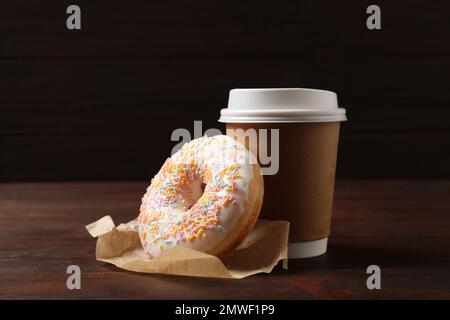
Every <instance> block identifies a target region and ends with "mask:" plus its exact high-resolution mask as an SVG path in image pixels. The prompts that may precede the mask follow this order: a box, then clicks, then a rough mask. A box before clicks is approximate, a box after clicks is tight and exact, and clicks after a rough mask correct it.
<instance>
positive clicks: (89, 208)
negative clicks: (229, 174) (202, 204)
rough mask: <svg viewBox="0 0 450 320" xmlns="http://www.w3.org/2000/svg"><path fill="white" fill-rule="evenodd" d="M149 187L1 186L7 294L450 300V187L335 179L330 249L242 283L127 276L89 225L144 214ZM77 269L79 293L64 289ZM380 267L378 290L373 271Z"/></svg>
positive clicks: (0, 276)
mask: <svg viewBox="0 0 450 320" xmlns="http://www.w3.org/2000/svg"><path fill="white" fill-rule="evenodd" d="M145 187H146V183H144V182H65V183H50V182H49V183H4V184H0V297H1V298H9V299H16V298H33V299H35V298H39V299H46V298H51V299H53V298H62V299H78V298H87V299H91V298H114V299H115V298H124V299H136V298H148V299H177V298H180V299H185V298H187V299H189V298H195V299H197V298H198V299H211V298H218V299H231V298H250V299H253V298H262V299H266V298H268V299H270V298H274V299H316V298H320V299H321V298H337V299H359V298H369V299H372V298H376V299H378V298H388V299H391V298H425V299H430V298H447V299H448V298H450V182H449V181H364V180H361V181H338V182H337V185H336V197H335V198H336V200H335V209H334V217H333V228H332V237H331V238H330V243H329V252H328V253H327V254H325V255H323V256H321V257H317V258H311V259H306V260H291V261H290V262H289V270H287V271H286V270H282V269H280V268H278V269H277V270H275V271H274V272H273V273H272V274H270V275H256V276H252V277H249V278H246V279H242V280H218V279H204V278H191V277H179V276H166V275H142V274H136V273H132V272H124V271H122V270H119V269H117V268H115V267H114V266H111V265H107V264H105V263H101V262H97V261H96V260H95V257H94V251H95V239H93V238H91V237H90V236H89V234H88V233H87V231H86V230H85V228H84V226H85V225H86V224H88V223H90V222H93V221H94V220H96V219H98V218H100V217H102V216H104V215H106V214H110V215H111V216H112V217H113V218H114V220H115V222H116V224H118V223H120V222H126V221H129V220H131V219H132V218H134V217H135V216H136V214H137V211H138V207H139V204H140V199H141V196H142V194H143V193H144V190H145ZM72 264H76V265H79V266H80V268H81V271H82V277H81V279H82V280H81V286H82V288H81V290H68V289H67V288H66V279H67V277H68V274H66V268H67V266H68V265H72ZM372 264H376V265H379V266H380V267H381V274H382V280H381V286H382V289H381V290H368V289H367V287H366V279H367V277H368V275H367V274H366V268H367V266H369V265H372Z"/></svg>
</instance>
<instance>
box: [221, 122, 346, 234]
mask: <svg viewBox="0 0 450 320" xmlns="http://www.w3.org/2000/svg"><path fill="white" fill-rule="evenodd" d="M226 126H227V132H229V129H232V130H237V129H243V130H244V131H246V130H248V129H256V131H257V132H258V130H259V129H268V130H271V129H278V130H279V169H278V173H277V174H275V175H266V176H264V188H265V189H264V190H265V196H264V202H263V206H262V209H261V213H260V217H261V218H262V219H271V220H287V221H289V222H290V230H289V241H290V242H298V241H309V240H317V239H323V238H326V237H328V236H329V235H330V227H331V212H332V207H333V194H334V180H335V172H336V158H337V147H338V139H339V127H340V123H339V122H324V123H278V124H276V123H261V124H256V123H227V125H226ZM234 132H239V131H234ZM230 135H233V136H234V138H235V139H237V140H239V141H240V142H242V143H244V144H245V145H246V146H247V148H249V149H250V150H252V148H251V146H250V145H249V142H250V139H246V137H245V136H243V135H242V134H241V135H234V134H230ZM267 136H268V139H269V141H268V149H269V150H271V148H270V146H271V141H270V134H268V135H267ZM258 145H259V143H258ZM257 150H258V152H259V147H258V149H257Z"/></svg>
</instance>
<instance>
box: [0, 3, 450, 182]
mask: <svg viewBox="0 0 450 320" xmlns="http://www.w3.org/2000/svg"><path fill="white" fill-rule="evenodd" d="M72 3H75V4H78V5H80V7H81V9H82V30H81V31H69V30H67V29H66V25H65V20H66V17H67V15H66V14H65V11H66V7H67V6H68V5H69V4H72ZM369 4H371V2H369V1H359V0H358V1H357V0H354V1H345V2H341V3H338V1H335V3H333V2H331V1H329V2H326V1H317V0H316V1H313V0H310V1H300V0H292V1H262V0H252V1H230V0H227V1H210V0H195V1H181V0H172V1H170V0H161V1H148V0H139V1H137V0H130V1H126V2H122V1H118V2H114V3H113V2H112V1H105V0H102V1H79V0H78V1H73V2H72V1H71V2H69V1H60V0H47V1H45V2H42V1H41V2H39V1H31V0H29V1H27V0H14V1H1V2H0V150H1V151H0V180H2V181H13V180H16V181H21V180H78V179H87V180H102V179H105V180H112V179H148V178H150V176H151V175H152V174H154V173H155V171H156V170H157V169H158V168H159V167H160V165H161V162H162V161H163V160H164V159H165V157H167V156H168V155H169V153H170V150H171V148H172V146H173V145H175V142H171V141H170V134H171V132H172V131H173V129H175V128H178V127H184V128H188V129H190V130H193V121H194V120H203V121H204V127H219V128H221V126H219V125H218V123H217V118H218V116H219V109H220V108H221V107H223V106H225V105H226V102H227V94H228V90H229V89H231V88H235V87H313V88H323V89H329V90H333V91H336V92H337V93H338V95H339V99H340V100H339V102H340V104H341V105H342V106H343V107H345V108H347V110H348V115H349V119H350V121H349V122H347V123H345V124H344V126H343V130H342V139H341V146H340V155H339V163H338V177H340V178H449V177H450V166H449V165H448V163H450V156H449V152H448V150H449V148H450V129H449V119H450V109H449V104H450V90H449V82H448V78H449V75H450V41H449V40H448V39H449V36H450V32H449V31H450V2H449V1H445V0H442V1H437V0H436V1H432V2H430V1H425V0H423V1H420V0H412V1H395V0H392V1H377V2H376V4H378V5H380V7H381V10H382V30H377V31H369V30H368V29H367V28H366V26H365V21H366V17H367V15H366V13H365V10H366V8H367V6H368V5H369Z"/></svg>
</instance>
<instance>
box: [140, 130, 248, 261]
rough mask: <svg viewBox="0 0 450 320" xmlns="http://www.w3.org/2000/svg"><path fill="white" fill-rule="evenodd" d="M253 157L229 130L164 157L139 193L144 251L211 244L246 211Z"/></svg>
mask: <svg viewBox="0 0 450 320" xmlns="http://www.w3.org/2000/svg"><path fill="white" fill-rule="evenodd" d="M255 163H256V160H255V158H254V157H253V155H251V153H249V152H248V150H247V149H246V148H245V147H244V146H243V145H242V144H241V143H239V142H237V141H235V140H234V139H232V138H230V137H228V136H224V135H219V136H214V137H211V138H208V137H202V138H199V139H195V140H193V141H191V142H189V143H187V144H185V145H184V146H183V147H182V148H181V149H180V150H179V151H178V152H177V153H176V154H174V155H173V156H172V157H171V158H169V159H167V160H166V162H165V163H164V165H163V167H162V168H161V170H160V171H159V172H158V174H157V175H156V176H155V177H154V178H153V179H152V183H151V185H150V186H149V187H148V189H147V192H146V194H145V195H144V197H143V198H142V204H141V209H140V215H139V218H138V221H139V235H140V238H141V242H142V245H143V247H144V249H145V251H146V252H147V253H148V254H149V255H151V256H153V257H155V256H157V255H159V254H160V253H161V252H163V251H165V250H167V249H169V248H171V247H173V246H175V245H181V246H186V247H189V248H193V249H196V250H199V251H208V250H210V249H211V248H214V247H215V246H216V245H217V244H218V243H220V242H221V241H222V240H223V239H224V238H225V237H226V236H227V233H228V231H229V230H231V229H232V228H233V227H234V226H235V224H236V221H237V220H238V219H239V217H240V216H241V215H243V214H244V210H245V206H244V205H243V203H244V201H245V200H246V199H247V193H248V192H249V186H250V183H251V181H252V179H253V178H254V177H253V176H254V174H253V166H254V165H255ZM202 184H204V185H205V187H204V192H203V191H202ZM202 193H203V194H202Z"/></svg>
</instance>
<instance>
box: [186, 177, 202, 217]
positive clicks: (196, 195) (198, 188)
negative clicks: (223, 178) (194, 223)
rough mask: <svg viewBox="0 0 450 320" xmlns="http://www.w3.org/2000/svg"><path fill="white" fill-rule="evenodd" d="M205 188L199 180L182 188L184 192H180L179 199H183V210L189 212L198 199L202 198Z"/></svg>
mask: <svg viewBox="0 0 450 320" xmlns="http://www.w3.org/2000/svg"><path fill="white" fill-rule="evenodd" d="M205 188H206V184H205V183H203V181H201V180H200V179H198V180H195V181H193V182H192V183H190V184H189V185H186V186H185V187H184V190H182V191H181V197H182V198H183V204H184V209H185V210H189V209H190V208H192V206H193V205H195V204H196V203H197V201H198V199H200V198H201V197H202V196H203V193H204V192H205Z"/></svg>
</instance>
